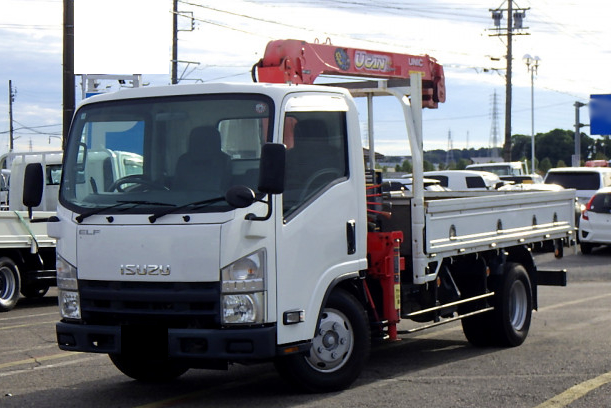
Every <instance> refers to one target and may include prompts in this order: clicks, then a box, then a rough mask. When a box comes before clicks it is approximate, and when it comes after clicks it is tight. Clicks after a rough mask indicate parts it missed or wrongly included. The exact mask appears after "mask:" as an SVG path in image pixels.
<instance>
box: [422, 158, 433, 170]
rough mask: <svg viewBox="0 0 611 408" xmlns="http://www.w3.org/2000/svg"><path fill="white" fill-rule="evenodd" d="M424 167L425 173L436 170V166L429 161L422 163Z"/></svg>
mask: <svg viewBox="0 0 611 408" xmlns="http://www.w3.org/2000/svg"><path fill="white" fill-rule="evenodd" d="M422 167H423V168H424V171H433V170H435V166H433V164H432V163H431V162H430V161H428V160H424V161H423V162H422Z"/></svg>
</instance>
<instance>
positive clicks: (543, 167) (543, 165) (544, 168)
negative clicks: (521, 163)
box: [539, 157, 552, 173]
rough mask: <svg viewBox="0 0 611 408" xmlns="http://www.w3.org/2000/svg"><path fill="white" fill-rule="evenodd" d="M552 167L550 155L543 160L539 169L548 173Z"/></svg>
mask: <svg viewBox="0 0 611 408" xmlns="http://www.w3.org/2000/svg"><path fill="white" fill-rule="evenodd" d="M551 168H552V162H551V160H550V159H549V157H546V158H545V159H543V160H541V164H540V166H539V170H541V171H542V172H543V173H547V171H548V170H549V169H551Z"/></svg>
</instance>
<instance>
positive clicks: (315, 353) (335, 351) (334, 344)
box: [306, 309, 354, 373]
mask: <svg viewBox="0 0 611 408" xmlns="http://www.w3.org/2000/svg"><path fill="white" fill-rule="evenodd" d="M353 347H354V331H353V330H352V325H351V324H350V321H349V320H348V318H346V315H344V314H343V313H342V312H340V311H338V310H335V309H326V310H325V311H324V313H323V316H322V319H321V321H320V326H319V329H318V332H317V333H316V336H315V337H314V339H312V348H311V350H310V355H309V356H307V357H306V361H307V362H308V364H310V366H312V368H314V369H315V370H317V371H320V372H327V373H328V372H333V371H336V370H339V369H340V368H342V367H343V366H344V364H346V362H347V361H348V360H349V359H350V355H351V354H352V349H353Z"/></svg>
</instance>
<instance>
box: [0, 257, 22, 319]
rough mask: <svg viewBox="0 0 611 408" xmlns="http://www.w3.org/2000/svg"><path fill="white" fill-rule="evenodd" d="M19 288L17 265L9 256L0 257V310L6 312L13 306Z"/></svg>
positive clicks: (17, 298) (19, 280)
mask: <svg viewBox="0 0 611 408" xmlns="http://www.w3.org/2000/svg"><path fill="white" fill-rule="evenodd" d="M20 289H21V279H20V277H19V270H18V269H17V265H15V263H14V262H13V261H12V260H11V259H9V258H6V257H2V258H0V312H8V311H9V310H11V309H12V308H14V307H15V305H16V304H17V301H18V300H19V290H20Z"/></svg>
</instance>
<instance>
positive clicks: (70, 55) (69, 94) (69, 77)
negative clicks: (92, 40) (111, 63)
mask: <svg viewBox="0 0 611 408" xmlns="http://www.w3.org/2000/svg"><path fill="white" fill-rule="evenodd" d="M63 42H64V50H63V53H64V54H63V71H64V74H63V85H62V86H63V105H64V111H63V119H62V148H65V147H66V142H67V141H68V132H69V131H70V122H72V116H73V115H74V109H75V100H74V99H75V91H74V0H64V41H63Z"/></svg>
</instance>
